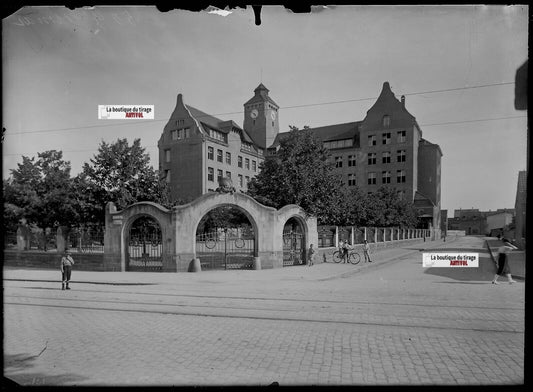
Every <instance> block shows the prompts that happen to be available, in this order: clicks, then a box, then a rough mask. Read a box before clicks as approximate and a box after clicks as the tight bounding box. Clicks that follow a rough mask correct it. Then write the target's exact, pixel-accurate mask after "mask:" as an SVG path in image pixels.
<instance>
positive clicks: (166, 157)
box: [165, 150, 170, 162]
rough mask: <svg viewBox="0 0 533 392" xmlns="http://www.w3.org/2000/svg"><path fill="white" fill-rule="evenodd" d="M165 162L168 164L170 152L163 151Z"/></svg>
mask: <svg viewBox="0 0 533 392" xmlns="http://www.w3.org/2000/svg"><path fill="white" fill-rule="evenodd" d="M165 162H170V150H165Z"/></svg>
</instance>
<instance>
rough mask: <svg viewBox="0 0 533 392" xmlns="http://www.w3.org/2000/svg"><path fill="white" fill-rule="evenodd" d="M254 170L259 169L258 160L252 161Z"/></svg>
mask: <svg viewBox="0 0 533 392" xmlns="http://www.w3.org/2000/svg"><path fill="white" fill-rule="evenodd" d="M252 170H253V171H254V172H256V171H257V162H256V161H252Z"/></svg>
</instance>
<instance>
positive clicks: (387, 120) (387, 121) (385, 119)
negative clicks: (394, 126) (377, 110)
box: [383, 114, 390, 128]
mask: <svg viewBox="0 0 533 392" xmlns="http://www.w3.org/2000/svg"><path fill="white" fill-rule="evenodd" d="M388 127H390V116H389V115H388V114H386V115H384V116H383V128H388Z"/></svg>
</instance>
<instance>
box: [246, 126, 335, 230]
mask: <svg viewBox="0 0 533 392" xmlns="http://www.w3.org/2000/svg"><path fill="white" fill-rule="evenodd" d="M328 158H329V151H328V150H327V149H325V148H324V147H323V146H322V142H321V141H320V140H319V139H317V138H316V137H315V136H314V135H313V134H312V132H310V131H308V130H307V127H305V128H304V129H303V130H299V129H298V128H296V127H291V131H290V132H289V133H288V135H287V136H286V137H285V138H283V139H281V141H280V145H279V149H278V151H277V153H276V156H275V157H274V158H269V159H266V160H265V161H264V162H263V164H262V165H261V166H260V169H261V170H260V173H259V174H258V175H257V176H256V177H255V178H254V179H252V180H251V181H250V183H249V184H248V194H249V195H250V196H252V197H254V198H255V199H256V200H257V201H259V202H260V203H263V204H265V205H269V206H273V207H276V208H281V207H283V206H284V205H287V204H297V205H299V206H301V207H302V208H303V209H304V210H305V211H306V212H307V213H309V214H311V215H313V216H316V217H317V220H318V222H319V223H326V222H332V221H335V220H336V218H337V215H338V213H339V209H340V202H341V196H342V192H341V189H342V182H341V180H340V178H339V176H338V175H337V174H336V173H335V172H334V164H333V163H331V162H330V161H329V160H328Z"/></svg>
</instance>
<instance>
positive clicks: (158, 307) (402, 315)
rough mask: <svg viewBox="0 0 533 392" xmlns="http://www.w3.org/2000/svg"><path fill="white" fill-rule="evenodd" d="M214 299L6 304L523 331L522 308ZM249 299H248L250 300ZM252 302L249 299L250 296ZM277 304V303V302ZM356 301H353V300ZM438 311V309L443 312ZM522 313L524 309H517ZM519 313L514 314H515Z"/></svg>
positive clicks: (20, 300)
mask: <svg viewBox="0 0 533 392" xmlns="http://www.w3.org/2000/svg"><path fill="white" fill-rule="evenodd" d="M218 300H219V301H218V303H217V301H214V302H213V303H168V302H162V301H159V302H155V301H139V300H129V301H128V300H122V299H94V298H91V299H84V298H57V297H54V298H51V297H48V298H46V297H44V298H43V297H42V296H40V297H37V296H28V295H13V294H7V295H5V296H4V305H14V306H38V307H53V308H63V309H87V310H100V311H117V312H141V313H154V314H170V315H177V316H178V315H189V316H204V317H228V318H247V319H265V320H284V321H301V322H321V323H341V324H350V325H376V326H389V327H401V328H431V329H443V330H463V331H477V332H505V333H523V324H524V323H523V318H522V317H521V315H520V314H514V315H513V316H512V317H509V316H510V315H507V317H506V321H505V323H502V322H501V321H500V320H501V315H500V316H499V317H497V312H496V313H493V316H492V317H490V315H485V317H483V318H479V317H465V318H458V317H457V315H455V317H454V315H453V314H444V315H442V316H439V315H435V314H426V315H424V314H422V315H416V314H411V313H410V312H409V311H408V312H397V313H391V309H387V308H380V307H376V306H375V304H369V303H367V304H365V305H364V306H361V305H359V307H358V306H357V305H356V306H351V307H350V306H346V305H347V303H346V302H343V303H332V304H330V305H331V306H330V307H326V306H324V305H321V306H320V305H317V306H311V307H306V308H302V307H301V306H298V302H297V303H296V304H295V306H294V307H283V306H279V305H278V304H273V306H271V307H268V306H262V307H260V306H257V305H255V304H253V303H252V304H251V305H252V306H249V305H244V304H243V303H242V302H243V301H242V300H243V298H239V300H240V301H238V302H240V303H234V304H231V303H230V304H228V303H224V301H225V300H227V299H225V298H224V297H222V298H218ZM245 302H246V301H245ZM248 303H249V301H248ZM274 305H276V306H274ZM352 305H353V304H352ZM437 313H438V312H437ZM513 313H518V312H513ZM513 319H514V320H513Z"/></svg>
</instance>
